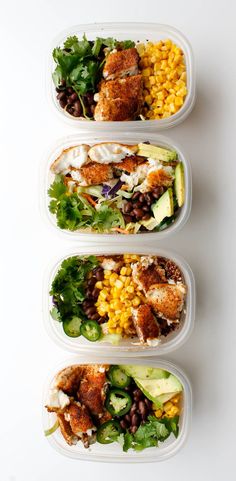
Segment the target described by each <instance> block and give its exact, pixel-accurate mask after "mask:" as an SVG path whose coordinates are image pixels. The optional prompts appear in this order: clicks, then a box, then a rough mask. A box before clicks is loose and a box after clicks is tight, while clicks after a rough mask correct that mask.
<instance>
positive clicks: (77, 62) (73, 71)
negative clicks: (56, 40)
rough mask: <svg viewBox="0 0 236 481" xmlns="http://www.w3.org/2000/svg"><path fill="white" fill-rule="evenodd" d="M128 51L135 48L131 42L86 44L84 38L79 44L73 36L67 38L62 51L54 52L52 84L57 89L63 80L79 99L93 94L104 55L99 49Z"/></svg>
mask: <svg viewBox="0 0 236 481" xmlns="http://www.w3.org/2000/svg"><path fill="white" fill-rule="evenodd" d="M117 46H119V48H122V49H127V48H131V47H134V46H135V43H134V42H133V41H131V40H124V41H122V42H118V41H117V40H115V39H114V38H100V37H97V38H96V40H95V41H93V42H89V41H88V40H87V38H86V36H85V35H84V36H83V39H82V40H79V39H78V38H77V37H76V36H75V35H74V36H72V37H68V38H67V40H66V41H65V42H64V45H63V48H61V47H57V48H54V50H53V54H52V55H53V59H54V61H55V63H56V64H57V66H56V68H55V70H54V72H53V74H52V78H53V82H54V84H55V86H56V87H58V86H59V85H60V83H61V81H62V79H64V80H65V81H66V85H67V86H71V87H73V89H74V90H75V92H76V93H77V94H78V95H84V94H85V93H87V92H95V90H96V86H97V84H98V83H99V81H100V80H101V77H102V66H103V64H104V59H105V54H104V52H101V49H102V47H107V48H109V49H110V50H112V49H114V48H116V47H117Z"/></svg>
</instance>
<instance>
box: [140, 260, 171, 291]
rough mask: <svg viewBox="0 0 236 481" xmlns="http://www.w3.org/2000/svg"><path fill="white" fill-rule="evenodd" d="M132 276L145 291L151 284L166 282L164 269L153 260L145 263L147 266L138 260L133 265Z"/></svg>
mask: <svg viewBox="0 0 236 481" xmlns="http://www.w3.org/2000/svg"><path fill="white" fill-rule="evenodd" d="M132 276H133V279H134V281H135V282H136V283H137V284H138V286H139V287H140V288H141V289H142V290H143V291H144V292H145V293H146V292H147V291H148V289H149V288H150V287H151V286H152V285H153V284H159V283H164V282H167V280H166V277H165V271H164V269H162V267H160V266H158V265H157V264H155V262H153V263H152V264H149V265H147V267H146V266H145V265H143V264H142V262H138V263H137V264H135V265H134V266H133V271H132Z"/></svg>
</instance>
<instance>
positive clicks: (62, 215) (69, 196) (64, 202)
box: [48, 175, 125, 232]
mask: <svg viewBox="0 0 236 481" xmlns="http://www.w3.org/2000/svg"><path fill="white" fill-rule="evenodd" d="M48 195H49V197H50V198H51V201H50V204H49V210H50V212H51V213H52V214H54V215H55V216H56V218H57V225H58V227H60V228H61V229H67V230H70V231H75V230H78V229H80V228H91V229H93V230H96V231H98V232H104V231H109V230H111V229H112V228H113V227H121V228H124V227H125V222H124V218H123V215H122V213H121V212H120V210H119V209H117V208H116V207H111V206H110V205H109V204H108V203H107V202H106V201H104V202H103V203H102V204H100V205H99V206H98V208H97V209H95V208H94V207H93V206H92V205H91V204H89V202H88V201H87V200H86V199H85V198H84V197H83V196H82V195H79V194H77V193H76V192H74V193H69V192H68V190H67V187H66V185H65V184H64V182H63V177H61V176H60V175H56V177H55V180H54V182H53V184H52V185H51V186H50V188H49V190H48Z"/></svg>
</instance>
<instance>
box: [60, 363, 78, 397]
mask: <svg viewBox="0 0 236 481" xmlns="http://www.w3.org/2000/svg"><path fill="white" fill-rule="evenodd" d="M83 373H84V366H81V365H77V364H74V365H73V366H69V367H66V368H65V369H62V371H60V372H59V373H58V374H57V376H56V380H55V387H57V388H58V389H61V390H62V391H64V392H65V393H66V394H68V395H73V394H74V393H75V392H76V391H77V389H78V387H79V384H80V381H81V379H82V378H83Z"/></svg>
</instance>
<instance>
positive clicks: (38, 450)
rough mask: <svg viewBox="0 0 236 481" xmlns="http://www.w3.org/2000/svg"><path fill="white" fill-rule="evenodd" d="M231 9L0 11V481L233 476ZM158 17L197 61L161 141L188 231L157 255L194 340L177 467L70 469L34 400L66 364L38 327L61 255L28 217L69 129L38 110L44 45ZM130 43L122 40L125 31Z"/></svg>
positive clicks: (26, 4)
mask: <svg viewBox="0 0 236 481" xmlns="http://www.w3.org/2000/svg"><path fill="white" fill-rule="evenodd" d="M233 3H234V2H233V1H229V0H228V1H225V2H219V1H213V0H198V1H197V2H189V1H186V0H179V1H174V0H168V1H166V2H156V1H154V0H152V1H151V0H145V2H143V3H141V2H137V1H134V0H129V1H127V0H119V2H110V1H108V0H100V1H99V2H98V1H93V0H91V1H90V2H89V1H87V2H79V1H78V0H77V1H75V0H67V1H66V2H63V1H62V0H48V1H40V0H38V1H37V2H33V1H30V0H28V1H27V0H21V1H17V0H15V1H11V0H8V1H7V2H1V7H0V8H1V12H0V22H1V28H0V35H1V56H0V72H1V73H0V82H1V90H0V91H1V107H0V111H1V113H0V122H1V129H0V133H1V189H0V193H1V227H2V234H1V241H2V242H1V244H2V245H1V257H2V259H1V282H2V287H1V304H0V306H1V307H0V310H1V347H0V353H1V356H2V361H1V367H2V368H3V369H2V373H1V392H2V394H1V398H0V399H1V440H2V441H1V442H2V445H1V454H2V456H1V458H2V460H1V464H0V479H1V481H48V480H57V481H64V480H65V479H66V480H78V479H86V480H87V481H92V480H99V481H100V480H101V481H102V480H103V481H105V480H107V481H108V480H109V481H110V480H111V479H112V480H114V481H118V480H120V479H135V480H136V481H141V480H143V479H144V478H145V479H150V478H151V477H152V476H155V479H165V481H170V480H171V481H172V480H176V481H187V480H191V481H199V479H204V480H206V481H218V480H222V479H224V480H227V481H231V480H232V481H233V480H234V479H235V459H234V458H235V456H234V457H233V455H234V449H233V444H234V441H235V427H236V426H235V419H236V416H235V403H236V389H235V340H236V322H235V298H236V295H235V274H234V265H235V208H236V207H235V170H236V169H235V164H236V160H235V128H233V124H234V125H235V111H236V108H235V102H236V88H235V79H236V75H235V74H236V62H235V42H236V30H235V14H236V12H235V11H234V10H233ZM115 20H116V21H124V20H127V21H132V20H136V21H147V22H148V21H153V22H154V21H156V22H159V23H167V24H170V25H174V26H176V27H177V28H179V29H180V30H182V31H183V33H184V34H185V35H186V36H187V37H188V38H189V40H190V42H191V43H192V46H193V49H194V53H195V55H196V60H197V67H198V71H197V103H196V106H195V109H194V111H193V112H192V114H191V115H190V117H189V118H188V119H187V120H186V121H185V122H184V123H183V124H182V125H180V126H178V127H176V128H174V129H172V130H169V131H168V132H167V135H169V136H170V137H172V138H173V139H174V140H176V141H178V142H180V144H182V145H183V147H184V149H185V151H186V152H187V153H189V157H190V160H191V163H192V169H193V188H194V196H193V208H192V214H191V218H190V220H189V222H188V224H187V225H186V226H185V227H184V228H183V230H182V231H181V232H179V233H178V234H176V235H175V236H174V237H173V238H171V239H169V240H168V241H166V242H165V243H164V242H163V243H162V247H167V248H171V249H175V250H176V251H177V252H178V253H180V254H181V255H183V256H184V257H185V258H186V260H187V261H188V262H189V263H190V265H191V266H192V269H193V270H194V273H195V276H196V281H197V291H198V299H197V319H196V327H195V330H194V332H193V334H192V337H191V339H190V340H189V341H188V342H187V343H186V345H185V346H184V347H182V348H181V349H180V350H179V351H177V352H175V353H172V354H171V355H170V356H169V358H170V359H171V360H173V361H175V362H176V363H177V364H179V366H181V367H182V368H183V369H184V370H185V371H186V373H187V374H188V376H189V377H190V379H191V382H192V386H193V392H194V408H193V423H192V429H191V433H190V436H189V439H188V442H187V444H186V445H185V447H184V448H183V449H182V451H181V452H180V453H179V454H178V455H177V456H176V457H174V458H172V459H170V460H168V461H166V462H164V463H159V464H151V465H109V464H99V463H95V464H93V463H87V462H78V461H73V460H70V459H67V458H64V457H61V456H60V455H59V454H57V453H56V452H54V451H53V449H52V448H51V447H50V445H49V444H48V442H47V440H46V439H45V438H44V437H43V433H42V424H41V409H42V406H41V396H42V388H43V385H44V381H45V378H46V376H47V371H48V368H50V369H52V368H53V366H54V365H56V364H58V362H60V361H61V360H62V359H63V358H67V357H68V354H67V353H65V352H63V351H62V350H61V349H59V348H57V347H56V346H55V345H54V344H53V343H52V341H51V340H50V339H49V338H48V336H47V334H46V332H45V330H44V326H43V321H42V312H41V310H42V309H41V305H42V279H43V273H44V270H45V267H46V266H47V265H48V263H50V262H52V260H53V259H55V258H57V257H58V256H59V255H63V253H64V252H65V250H66V249H67V250H68V248H69V247H70V245H71V243H70V242H69V240H68V239H62V238H60V237H59V238H58V237H57V235H56V233H55V232H53V231H51V230H50V229H48V226H47V225H46V224H44V222H43V220H42V218H41V216H40V212H39V200H38V197H39V185H38V178H39V166H40V164H41V163H42V162H43V161H44V156H45V153H47V150H48V149H49V148H50V146H51V144H53V143H54V142H55V141H56V140H57V139H58V138H59V137H60V136H64V135H66V134H70V133H73V132H74V130H73V129H72V128H70V127H68V126H67V125H66V124H64V123H63V122H62V121H61V120H60V119H58V118H57V116H56V115H55V114H54V112H53V110H52V109H50V108H49V106H48V104H47V101H46V98H45V75H44V74H45V71H44V69H45V59H46V54H47V49H48V47H49V44H50V42H51V41H52V39H53V37H54V36H55V35H57V33H59V32H60V31H61V30H62V29H64V28H67V27H69V26H70V25H74V24H76V23H86V22H94V21H101V22H102V21H115ZM127 36H128V35H127Z"/></svg>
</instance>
